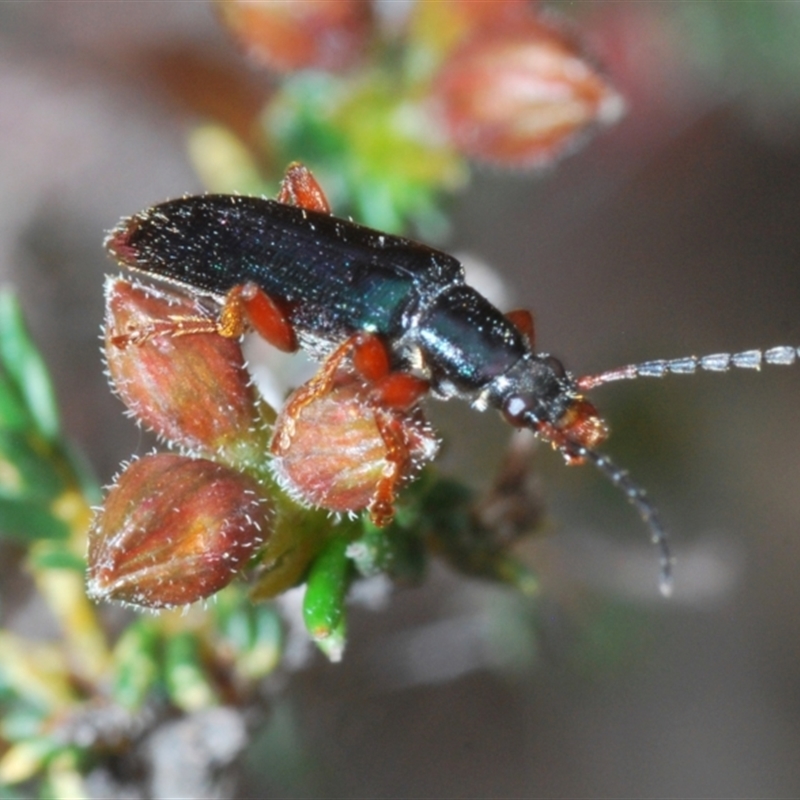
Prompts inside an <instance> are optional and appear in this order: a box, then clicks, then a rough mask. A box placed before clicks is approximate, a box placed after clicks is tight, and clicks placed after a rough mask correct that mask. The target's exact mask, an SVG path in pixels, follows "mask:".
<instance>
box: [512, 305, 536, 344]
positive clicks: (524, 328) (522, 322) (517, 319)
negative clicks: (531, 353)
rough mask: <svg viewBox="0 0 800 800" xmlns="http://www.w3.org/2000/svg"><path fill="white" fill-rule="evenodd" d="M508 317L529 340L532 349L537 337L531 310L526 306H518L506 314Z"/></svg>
mask: <svg viewBox="0 0 800 800" xmlns="http://www.w3.org/2000/svg"><path fill="white" fill-rule="evenodd" d="M506 319H507V320H508V321H509V322H510V323H511V324H512V325H513V326H514V327H515V328H516V329H517V330H518V331H519V332H520V333H521V334H522V335H523V336H524V337H525V338H526V339H527V340H528V344H529V345H530V346H531V350H532V349H533V342H534V338H535V337H534V326H533V315H532V314H531V312H530V311H527V310H526V309H524V308H518V309H515V310H514V311H509V312H508V313H507V314H506Z"/></svg>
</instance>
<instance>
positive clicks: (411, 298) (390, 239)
mask: <svg viewBox="0 0 800 800" xmlns="http://www.w3.org/2000/svg"><path fill="white" fill-rule="evenodd" d="M106 247H107V248H108V250H109V251H110V252H111V254H112V255H113V256H114V257H116V258H117V260H118V261H120V262H121V263H122V264H123V265H124V266H126V267H128V268H130V269H132V270H134V271H138V272H143V273H145V274H147V275H148V276H151V277H154V278H157V279H160V280H163V281H165V282H167V283H170V284H174V285H176V286H178V287H179V288H180V289H182V290H184V291H187V292H190V293H195V294H198V295H201V296H206V297H209V298H211V299H212V300H213V301H215V302H217V303H218V304H219V306H220V311H219V314H218V315H217V316H216V317H215V318H214V319H211V320H209V319H207V318H194V317H190V318H177V319H173V320H170V321H169V324H170V326H171V329H170V332H171V333H172V334H173V335H186V334H191V333H197V332H210V331H216V332H217V333H220V334H222V335H224V336H239V335H241V334H242V333H243V332H244V331H245V330H247V329H249V328H252V329H255V330H256V331H257V332H258V333H259V334H260V335H262V336H263V337H264V338H265V339H266V340H267V341H269V342H270V343H271V344H273V345H274V346H276V347H278V348H280V349H281V350H284V351H287V352H291V351H294V350H296V349H298V348H302V349H304V350H307V351H308V352H309V353H310V354H311V355H312V356H313V357H315V358H317V359H318V360H322V361H325V362H326V363H325V364H324V366H323V368H322V370H321V371H320V375H322V376H323V378H322V379H320V378H317V379H315V381H312V388H310V389H309V390H308V391H306V392H305V393H304V394H303V393H301V395H300V397H299V399H298V398H296V399H295V400H294V401H293V402H295V403H296V404H297V405H298V409H299V407H301V406H302V405H304V404H307V403H308V402H311V401H312V400H313V398H314V396H318V395H319V394H320V393H322V392H325V391H326V389H327V387H328V386H329V382H328V381H327V378H325V377H324V376H325V375H333V374H334V372H335V371H336V369H337V368H338V366H339V364H340V363H341V362H342V360H343V359H344V358H345V357H352V360H353V364H354V366H355V369H356V370H357V371H358V373H359V374H360V375H361V376H363V378H364V379H365V380H366V381H367V382H368V383H369V384H370V385H371V386H372V392H373V394H372V396H373V400H374V402H375V403H376V404H377V405H378V406H379V407H382V408H389V409H392V408H394V409H404V408H411V407H412V406H414V405H415V404H416V403H418V402H419V400H420V399H421V398H422V397H424V396H425V395H426V394H428V393H430V394H432V395H433V396H435V397H437V398H439V399H443V400H449V399H452V398H459V399H462V400H467V401H468V402H470V403H471V404H472V406H473V407H474V408H476V409H478V410H486V409H488V408H495V409H497V410H498V411H499V412H500V413H501V414H502V415H503V417H505V419H506V420H507V421H508V422H509V423H510V424H511V425H513V426H515V427H517V428H529V429H531V430H533V431H534V433H535V434H536V435H537V436H538V437H539V438H540V439H542V440H544V441H545V442H548V443H550V444H551V445H552V446H553V447H554V448H555V449H557V450H559V451H560V452H561V453H562V454H563V456H564V457H565V459H566V461H567V462H568V463H569V464H580V463H584V462H589V463H592V464H594V466H595V467H596V468H598V469H599V470H600V472H602V473H603V474H604V475H605V476H606V477H607V478H608V479H609V480H610V481H611V482H612V483H613V484H614V485H616V486H617V487H618V488H620V489H621V490H622V492H623V493H624V495H625V496H626V498H627V499H628V501H629V502H630V503H631V504H632V505H633V506H634V507H635V508H636V510H637V511H638V512H639V514H640V516H641V517H642V519H643V520H644V522H645V523H646V524H647V526H648V528H649V531H650V535H651V538H652V541H653V542H654V543H655V544H656V546H657V547H658V549H659V557H660V588H661V591H662V592H663V593H664V594H669V592H670V591H671V585H672V556H671V553H670V548H669V544H668V541H667V536H666V533H665V530H664V526H663V524H662V522H661V519H660V516H659V513H658V511H657V509H656V507H655V506H654V505H653V504H652V502H651V501H650V500H649V498H648V497H647V495H646V493H645V492H644V490H643V489H642V488H641V487H640V486H638V484H636V483H635V482H634V481H633V480H632V479H631V478H630V477H629V475H628V473H627V472H626V471H624V470H623V469H620V468H619V467H617V466H616V465H615V464H614V463H613V462H612V461H611V460H610V459H609V458H608V457H607V456H606V455H604V454H602V453H601V452H599V451H598V450H597V447H598V445H600V444H602V442H603V441H604V440H605V439H606V438H607V436H608V427H607V425H606V423H605V422H604V420H603V419H602V418H601V416H600V415H599V413H598V411H597V410H596V408H595V407H594V405H593V404H592V403H591V402H590V401H589V400H587V399H586V397H585V396H584V395H585V392H586V391H588V390H589V389H593V388H595V387H597V386H600V385H602V384H604V383H609V382H611V381H616V380H630V379H633V378H638V377H662V376H664V375H666V374H690V373H694V372H696V371H697V370H706V371H711V372H720V371H727V370H728V369H730V368H735V367H738V368H746V369H757V368H759V367H760V366H761V364H762V363H768V364H792V363H794V362H795V360H796V359H797V356H798V350H797V348H794V347H775V348H772V349H770V350H767V351H763V352H762V351H760V350H749V351H745V352H743V353H737V354H727V353H722V354H714V355H710V356H705V357H695V356H689V357H686V358H678V359H671V360H663V361H650V362H645V363H642V364H634V365H628V366H625V367H621V368H618V369H614V370H610V371H607V372H603V373H600V374H597V375H588V376H583V377H575V376H573V375H572V374H571V373H569V372H568V371H567V370H566V369H565V368H564V366H563V364H562V363H561V361H559V360H558V359H557V358H555V357H553V356H552V355H550V354H548V353H537V352H536V351H535V349H534V328H533V319H532V317H531V315H530V313H529V312H527V311H513V312H510V313H508V314H504V313H502V312H501V311H500V310H499V309H497V308H496V307H495V306H494V305H492V304H491V303H490V302H489V301H488V300H487V299H486V298H485V297H483V296H482V295H481V294H480V293H479V292H478V291H477V290H475V289H474V288H472V287H471V286H469V285H468V284H467V283H466V282H465V279H464V270H463V267H462V266H461V264H460V263H459V262H458V260H457V259H455V258H454V257H453V256H451V255H448V254H447V253H444V252H442V251H441V250H437V249H434V248H432V247H428V246H426V245H424V244H420V243H418V242H415V241H412V240H410V239H406V238H403V237H400V236H395V235H391V234H388V233H382V232H380V231H377V230H373V229H371V228H367V227H364V226H362V225H358V224H356V223H355V222H352V221H350V220H345V219H341V218H338V217H335V216H333V215H332V214H331V213H330V208H329V206H328V202H327V199H326V198H325V195H324V193H323V191H322V189H321V188H320V187H319V185H318V184H317V182H316V180H315V179H314V177H313V175H311V173H310V172H309V171H308V170H307V169H306V168H305V167H303V166H302V165H300V164H297V163H295V164H291V165H290V166H289V168H288V169H287V172H286V176H285V178H284V180H283V183H282V185H281V190H280V193H279V195H278V199H277V200H270V199H265V198H258V197H247V196H240V195H221V194H208V195H200V196H186V197H183V198H180V199H177V200H170V201H167V202H164V203H161V204H159V205H156V206H154V207H152V208H149V209H146V210H145V211H142V212H140V213H139V214H136V215H134V216H132V217H128V218H125V219H123V220H122V221H121V222H120V223H119V224H118V225H117V227H115V228H114V229H113V230H112V231H111V232H110V234H109V235H108V237H107V239H106ZM148 335H150V333H149V332H147V331H137V332H131V334H130V338H131V339H132V340H136V339H137V337H138V338H139V339H141V338H142V337H147V336H148ZM298 409H295V411H297V410H298ZM387 491H388V494H387V495H386V496H385V497H384V503H383V505H384V507H385V506H386V505H387V504H388V505H389V506H390V505H391V500H392V494H391V487H389V489H388V490H387ZM379 521H381V522H384V523H385V522H386V521H387V519H386V518H385V517H382V518H381V519H380V520H379Z"/></svg>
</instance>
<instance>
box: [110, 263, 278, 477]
mask: <svg viewBox="0 0 800 800" xmlns="http://www.w3.org/2000/svg"><path fill="white" fill-rule="evenodd" d="M192 319H195V320H199V321H200V322H202V321H204V320H205V322H206V323H208V321H209V312H208V311H207V310H206V309H204V308H203V306H202V305H201V304H200V301H199V300H198V299H195V298H192V297H189V296H188V295H181V294H176V293H171V292H164V291H162V290H160V289H155V288H151V287H145V286H143V285H141V284H138V283H131V282H129V281H126V280H124V279H123V278H119V277H115V278H108V279H107V280H106V324H105V355H106V362H107V364H108V373H109V376H110V378H111V381H112V382H113V385H114V388H115V389H116V390H117V392H118V393H119V395H120V397H121V398H122V400H123V402H124V403H125V405H127V406H128V408H129V409H130V410H131V412H132V413H133V415H134V416H135V417H136V418H137V419H138V420H140V421H141V422H143V423H144V424H145V425H146V426H147V427H149V428H151V429H152V430H154V431H155V432H156V433H157V434H159V435H160V436H162V437H163V438H164V439H165V440H167V441H168V442H170V443H172V444H176V445H179V446H180V447H182V448H184V449H186V450H189V451H192V452H193V453H199V454H201V455H213V456H214V457H215V458H219V459H221V460H224V461H225V462H226V463H230V464H231V465H234V466H237V465H243V464H247V463H251V462H253V461H255V460H258V459H260V458H261V455H262V454H263V452H265V449H266V443H267V441H268V433H267V431H266V429H265V428H266V424H265V423H266V420H265V419H264V418H263V412H262V410H261V409H260V407H259V401H258V398H257V395H256V390H255V388H254V387H253V386H252V383H251V380H250V376H249V374H248V372H247V370H246V369H245V365H244V357H243V355H242V350H241V347H240V346H239V343H238V342H237V341H235V340H233V339H229V338H225V337H223V336H220V335H218V334H217V333H214V332H213V331H212V332H199V333H192V332H190V333H182V334H181V335H177V334H176V330H177V329H178V327H179V326H180V324H181V320H182V321H183V324H184V327H186V321H187V320H192Z"/></svg>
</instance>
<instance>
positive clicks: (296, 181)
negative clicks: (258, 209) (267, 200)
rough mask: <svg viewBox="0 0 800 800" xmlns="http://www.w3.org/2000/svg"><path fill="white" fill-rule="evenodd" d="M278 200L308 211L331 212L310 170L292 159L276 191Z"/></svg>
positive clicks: (326, 199)
mask: <svg viewBox="0 0 800 800" xmlns="http://www.w3.org/2000/svg"><path fill="white" fill-rule="evenodd" d="M278 202H279V203H286V204H287V205H290V206H299V207H300V208H306V209H308V210H309V211H321V212H322V213H323V214H330V213H331V207H330V204H329V203H328V198H327V197H325V192H323V191H322V187H321V186H320V185H319V184H318V183H317V179H316V178H315V177H314V176H313V175H312V174H311V170H310V169H308V167H305V166H303V165H302V164H301V163H300V162H299V161H293V162H292V163H291V164H289V166H288V167H286V173H285V174H284V176H283V180H282V181H281V188H280V190H279V191H278Z"/></svg>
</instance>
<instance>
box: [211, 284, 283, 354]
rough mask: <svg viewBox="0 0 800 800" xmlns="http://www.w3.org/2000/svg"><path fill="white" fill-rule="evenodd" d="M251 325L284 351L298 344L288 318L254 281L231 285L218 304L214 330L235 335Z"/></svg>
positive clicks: (239, 334) (238, 334)
mask: <svg viewBox="0 0 800 800" xmlns="http://www.w3.org/2000/svg"><path fill="white" fill-rule="evenodd" d="M248 327H252V328H253V330H255V332H256V333H257V334H258V335H259V336H261V337H262V338H263V339H265V340H266V341H268V342H269V343H270V344H271V345H272V346H273V347H277V348H278V350H283V352H284V353H293V352H294V351H295V350H297V348H298V344H297V337H296V336H295V333H294V328H292V324H291V322H289V319H288V317H287V316H286V314H285V313H284V312H283V310H282V309H281V308H280V306H278V304H277V303H276V302H275V301H274V300H273V299H272V298H271V297H270V296H269V295H268V294H267V293H266V292H264V291H263V290H262V289H260V288H259V287H258V286H257V285H256V284H255V283H251V282H248V283H243V284H242V285H240V286H234V287H233V289H231V290H230V291H229V292H228V294H227V295H225V302H224V303H223V305H222V311H221V312H220V315H219V320H218V321H217V323H216V331H217V333H219V334H220V336H226V337H229V338H234V339H235V338H238V337H239V336H241V335H242V334H243V333H244V332H245V331H246V330H247V329H248Z"/></svg>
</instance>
